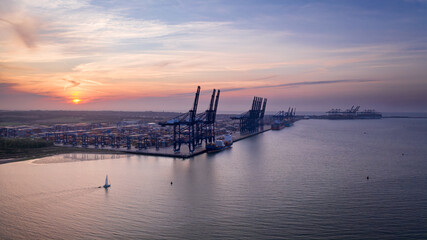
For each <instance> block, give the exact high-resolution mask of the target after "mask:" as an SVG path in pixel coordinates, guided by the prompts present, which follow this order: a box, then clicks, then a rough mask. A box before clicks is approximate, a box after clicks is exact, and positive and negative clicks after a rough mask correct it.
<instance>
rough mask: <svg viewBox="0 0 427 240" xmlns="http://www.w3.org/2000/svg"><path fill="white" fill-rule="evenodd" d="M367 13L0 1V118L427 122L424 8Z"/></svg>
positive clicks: (345, 7) (338, 5)
mask: <svg viewBox="0 0 427 240" xmlns="http://www.w3.org/2000/svg"><path fill="white" fill-rule="evenodd" d="M374 2H375V3H374ZM374 2H372V3H371V1H304V2H301V1H292V0H290V1H261V2H260V1H243V2H241V1H225V2H221V1H212V2H206V3H200V2H193V1H136V2H135V1H130V2H128V1H125V2H122V1H118V2H115V1H112V2H110V1H107V2H104V1H86V0H81V1H79V0H76V1H66V0H59V1H58V0H45V1H26V0H20V1H11V0H4V1H2V4H1V6H0V32H1V34H0V109H33V108H36V109H76V107H77V106H75V105H78V107H79V109H82V110H103V109H106V110H156V111H163V110H166V111H172V110H173V111H184V110H187V108H188V107H189V106H188V104H189V102H190V103H191V99H190V98H191V96H192V94H191V93H193V92H194V90H195V88H196V87H197V86H198V85H200V86H201V87H202V90H205V91H208V90H211V89H213V88H217V89H218V88H219V89H221V90H223V91H222V93H223V95H222V99H221V103H223V104H224V105H222V106H221V107H220V110H221V111H223V110H224V111H227V110H240V109H242V110H243V109H246V108H247V107H249V105H250V101H251V98H252V97H253V95H254V94H256V95H259V96H262V97H267V98H269V106H268V110H270V111H276V110H281V109H284V108H287V106H290V105H293V106H298V107H299V109H300V110H321V111H323V110H328V109H330V108H331V107H341V108H345V107H349V106H351V105H363V106H366V107H372V108H377V109H378V110H381V111H427V109H426V108H427V107H426V104H425V102H427V94H426V91H427V83H426V81H425V79H426V78H427V72H426V68H425V66H424V65H425V62H427V54H426V52H427V41H426V36H427V30H426V28H425V25H426V24H427V17H426V16H427V3H426V2H425V1H394V0H391V1H374ZM76 91H78V92H80V96H79V98H76V97H74V98H73V99H72V100H71V101H70V98H69V96H70V95H71V94H72V93H73V92H76ZM79 99H84V100H85V101H84V104H79V103H81V101H80V100H79ZM71 103H72V104H71ZM73 105H74V106H73Z"/></svg>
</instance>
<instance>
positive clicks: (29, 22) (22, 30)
mask: <svg viewBox="0 0 427 240" xmlns="http://www.w3.org/2000/svg"><path fill="white" fill-rule="evenodd" d="M0 21H2V22H4V23H7V24H9V25H10V26H11V27H12V29H13V30H14V32H15V33H16V35H17V36H18V37H19V39H20V40H21V41H22V42H23V43H24V44H25V46H27V47H28V48H35V47H36V41H37V33H38V29H37V23H36V20H35V19H32V18H24V17H21V21H20V22H19V23H14V22H12V21H9V20H6V19H4V18H0Z"/></svg>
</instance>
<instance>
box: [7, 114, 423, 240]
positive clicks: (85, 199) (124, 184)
mask: <svg viewBox="0 0 427 240" xmlns="http://www.w3.org/2000/svg"><path fill="white" fill-rule="evenodd" d="M426 133H427V120H425V119H382V120H354V121H327V120H308V121H299V122H297V123H296V124H295V126H294V127H292V128H288V129H284V130H282V131H270V132H266V133H264V134H261V135H258V136H256V137H253V138H250V139H246V140H243V141H240V142H237V143H235V144H234V146H233V148H232V149H230V150H227V151H224V152H220V153H217V154H214V155H201V156H198V157H195V158H193V159H189V160H178V159H170V158H161V157H146V156H124V157H114V156H111V155H90V154H75V155H65V156H55V157H50V158H46V159H40V160H36V161H33V162H30V161H27V162H19V163H11V164H4V165H0V239H48V238H54V239H129V238H140V239H141V238H146V239H231V238H239V239H244V238H247V239H277V238H286V239H427V134H426ZM402 153H404V155H403V156H402ZM105 174H108V175H109V178H110V179H111V183H112V187H111V188H110V189H109V190H108V191H105V190H104V189H101V188H97V187H98V186H100V185H102V184H103V182H104V179H105ZM368 175H369V177H370V179H369V180H367V179H366V176H368ZM170 181H173V185H172V186H171V185H170Z"/></svg>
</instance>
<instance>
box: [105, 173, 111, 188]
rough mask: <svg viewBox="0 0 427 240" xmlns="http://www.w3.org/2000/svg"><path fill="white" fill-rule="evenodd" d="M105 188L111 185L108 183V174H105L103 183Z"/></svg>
mask: <svg viewBox="0 0 427 240" xmlns="http://www.w3.org/2000/svg"><path fill="white" fill-rule="evenodd" d="M103 187H104V188H105V189H107V188H109V187H111V185H110V184H109V183H108V175H107V176H105V185H104V186H103Z"/></svg>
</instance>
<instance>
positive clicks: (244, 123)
mask: <svg viewBox="0 0 427 240" xmlns="http://www.w3.org/2000/svg"><path fill="white" fill-rule="evenodd" d="M266 106H267V98H265V99H264V102H263V98H260V97H254V100H253V101H252V108H251V109H250V110H249V111H247V112H245V113H242V114H240V115H238V116H235V117H232V118H231V119H234V120H239V128H240V133H244V134H245V133H254V132H258V131H259V130H260V128H263V126H264V122H263V119H264V113H265V108H266Z"/></svg>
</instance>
